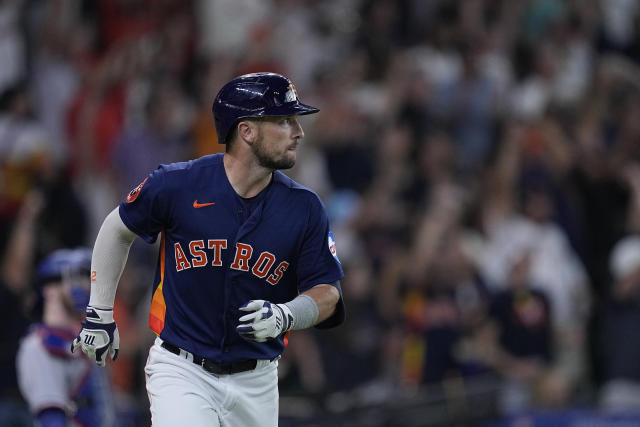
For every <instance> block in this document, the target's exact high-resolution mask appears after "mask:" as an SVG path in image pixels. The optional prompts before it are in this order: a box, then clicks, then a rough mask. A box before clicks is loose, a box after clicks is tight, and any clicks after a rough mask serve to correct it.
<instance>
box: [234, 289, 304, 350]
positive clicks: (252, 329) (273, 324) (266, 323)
mask: <svg viewBox="0 0 640 427" xmlns="http://www.w3.org/2000/svg"><path fill="white" fill-rule="evenodd" d="M240 311H248V312H250V313H249V314H245V315H244V316H242V317H241V318H240V319H239V320H240V324H239V325H238V326H237V327H236V330H237V331H238V333H239V334H240V336H241V337H242V338H245V339H247V340H250V341H256V342H265V341H267V340H268V339H272V338H276V337H278V336H280V335H282V334H283V333H284V332H286V331H288V330H289V329H291V328H292V327H293V315H292V314H291V310H289V307H287V306H286V305H284V304H273V303H270V302H269V301H264V300H261V299H258V300H251V301H249V302H248V303H246V304H245V305H243V306H242V307H240Z"/></svg>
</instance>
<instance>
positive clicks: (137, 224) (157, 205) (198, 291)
mask: <svg viewBox="0 0 640 427" xmlns="http://www.w3.org/2000/svg"><path fill="white" fill-rule="evenodd" d="M222 159H223V155H222V154H215V155H209V156H205V157H201V158H199V159H196V160H191V161H188V162H182V163H174V164H170V165H161V166H160V167H159V168H158V169H156V170H155V171H154V172H153V173H151V174H150V175H149V176H148V177H147V178H146V179H145V181H143V182H142V183H141V184H140V185H139V186H138V187H136V188H135V189H134V190H132V191H131V193H129V195H128V196H127V197H126V199H125V200H124V201H123V202H122V204H121V205H120V217H121V218H122V221H123V222H124V223H125V224H126V225H127V227H128V228H129V229H131V230H132V231H133V232H135V233H136V234H137V235H138V236H140V237H142V238H143V239H144V240H145V241H147V242H149V243H153V242H154V241H155V240H156V238H157V236H158V234H160V235H161V243H160V254H159V260H158V266H157V273H156V277H155V281H154V292H153V299H152V302H151V312H150V316H149V324H150V326H151V328H152V329H153V330H154V331H155V332H156V333H157V334H159V335H160V337H161V338H163V339H165V340H167V341H168V342H170V343H172V344H174V345H177V346H179V347H181V348H183V349H185V350H188V351H190V352H192V353H194V354H196V355H198V356H201V357H205V358H207V359H210V360H213V361H215V362H218V363H228V362H231V361H236V360H243V359H272V358H274V357H276V356H278V355H279V354H280V353H282V351H283V349H284V341H283V337H282V336H281V337H279V338H278V339H275V340H270V341H267V342H264V343H257V342H250V341H246V340H244V339H242V338H241V337H240V336H239V335H238V333H237V332H236V326H237V325H238V319H239V318H240V316H242V315H243V314H245V313H243V312H240V311H239V310H238V308H239V307H240V306H241V305H242V304H244V303H246V302H248V301H249V300H252V299H263V300H267V301H271V302H274V303H284V302H288V301H290V300H292V299H293V298H295V297H296V296H297V295H298V294H299V293H300V292H303V291H305V290H308V289H310V288H312V287H313V286H315V285H318V284H321V283H329V284H333V283H336V282H338V281H339V280H340V279H341V278H342V277H343V272H342V268H341V266H340V262H339V261H338V258H337V256H336V253H335V241H334V239H333V234H332V233H331V232H330V230H329V222H328V219H327V215H326V212H325V208H324V206H323V204H322V202H321V201H320V199H319V198H318V196H317V195H316V194H315V193H314V192H313V191H311V190H309V189H307V188H305V187H303V186H301V185H299V184H297V183H296V182H295V181H293V180H292V179H290V178H288V177H287V176H286V175H284V174H283V173H281V172H279V171H275V172H274V173H273V178H272V180H271V183H270V184H269V185H268V186H267V187H266V188H265V189H264V190H263V191H262V192H261V193H260V194H259V195H258V196H256V197H254V198H252V199H249V200H247V199H243V198H241V197H240V196H238V194H237V193H236V192H235V190H234V189H233V187H232V186H231V184H230V183H229V181H228V179H227V176H226V173H225V170H224V166H223V162H222ZM336 286H338V287H339V285H336Z"/></svg>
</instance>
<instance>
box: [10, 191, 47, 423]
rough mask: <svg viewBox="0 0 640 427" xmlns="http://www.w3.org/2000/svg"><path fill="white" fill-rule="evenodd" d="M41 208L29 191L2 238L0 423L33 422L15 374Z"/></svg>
mask: <svg viewBox="0 0 640 427" xmlns="http://www.w3.org/2000/svg"><path fill="white" fill-rule="evenodd" d="M42 208H43V199H42V195H41V194H39V193H37V192H31V193H29V194H28V195H27V196H26V198H25V200H24V202H23V204H22V207H21V208H20V210H19V211H18V215H17V217H16V220H15V222H14V224H13V227H12V230H11V233H10V235H9V237H8V239H7V241H6V242H2V243H3V244H4V243H6V244H4V245H3V248H2V254H3V255H2V261H1V267H0V268H1V270H0V271H1V273H2V274H1V276H0V314H1V315H2V319H1V320H0V325H1V328H0V340H1V344H2V348H3V349H4V351H2V353H0V355H1V356H0V425H3V426H5V425H6V426H16V427H21V426H24V427H27V426H32V425H33V419H32V417H31V414H30V412H29V407H28V406H27V405H26V402H25V400H24V399H23V398H22V395H21V394H20V389H19V388H18V380H17V375H16V353H17V351H18V346H19V343H20V339H21V338H22V336H23V335H24V334H25V332H26V331H27V328H28V326H29V322H30V316H29V312H30V311H31V308H32V306H33V295H32V292H31V289H30V284H31V275H30V273H31V271H32V267H33V264H34V254H35V250H34V247H35V244H36V243H35V241H36V229H37V219H38V215H39V214H40V212H41V210H42Z"/></svg>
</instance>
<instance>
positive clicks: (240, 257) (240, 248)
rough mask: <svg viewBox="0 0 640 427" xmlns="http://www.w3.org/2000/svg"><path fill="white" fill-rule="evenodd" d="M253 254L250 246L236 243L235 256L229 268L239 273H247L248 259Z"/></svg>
mask: <svg viewBox="0 0 640 427" xmlns="http://www.w3.org/2000/svg"><path fill="white" fill-rule="evenodd" d="M252 253H253V248H252V247H251V245H247V244H246V243H236V256H235V259H234V260H233V264H231V268H233V269H234V270H240V271H249V258H251V254H252Z"/></svg>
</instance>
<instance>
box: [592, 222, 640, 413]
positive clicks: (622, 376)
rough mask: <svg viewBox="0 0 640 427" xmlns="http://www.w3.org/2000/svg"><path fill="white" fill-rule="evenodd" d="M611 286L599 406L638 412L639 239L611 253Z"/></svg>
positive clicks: (630, 239)
mask: <svg viewBox="0 0 640 427" xmlns="http://www.w3.org/2000/svg"><path fill="white" fill-rule="evenodd" d="M610 262H611V264H610V265H611V275H612V277H613V286H612V288H611V294H610V296H609V303H608V304H607V310H606V314H605V321H604V328H603V337H602V345H603V348H604V360H605V361H604V375H605V383H604V385H603V388H602V392H601V394H600V406H601V407H602V408H604V409H606V410H613V411H638V410H640V365H639V364H638V360H640V336H639V335H638V324H640V236H638V235H637V234H634V235H629V236H627V237H624V238H623V239H621V240H620V241H618V242H617V243H616V245H615V246H614V248H613V251H612V253H611V259H610Z"/></svg>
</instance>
